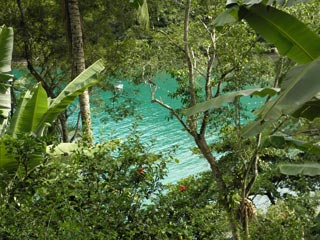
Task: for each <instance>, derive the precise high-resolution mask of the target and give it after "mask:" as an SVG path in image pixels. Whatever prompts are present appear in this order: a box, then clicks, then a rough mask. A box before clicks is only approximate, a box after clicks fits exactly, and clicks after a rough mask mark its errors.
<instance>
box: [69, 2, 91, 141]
mask: <svg viewBox="0 0 320 240" xmlns="http://www.w3.org/2000/svg"><path fill="white" fill-rule="evenodd" d="M65 1H66V5H65V7H66V10H67V11H66V12H67V16H68V31H69V32H68V34H69V36H70V41H71V54H72V79H74V78H75V77H76V76H78V75H79V74H80V73H81V72H82V71H84V70H85V67H86V66H85V58H84V47H83V33H82V24H81V17H80V10H79V2H78V0H65ZM79 103H80V114H81V121H82V138H83V143H85V144H87V145H89V146H91V145H92V144H93V134H92V126H91V112H90V102H89V92H88V91H85V92H84V93H83V94H81V95H80V96H79Z"/></svg>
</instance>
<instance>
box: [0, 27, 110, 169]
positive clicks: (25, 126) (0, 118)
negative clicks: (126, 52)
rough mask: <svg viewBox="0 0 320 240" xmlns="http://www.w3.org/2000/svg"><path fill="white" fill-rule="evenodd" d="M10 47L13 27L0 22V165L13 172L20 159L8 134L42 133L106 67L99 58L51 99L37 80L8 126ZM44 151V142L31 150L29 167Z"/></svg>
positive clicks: (9, 108)
mask: <svg viewBox="0 0 320 240" xmlns="http://www.w3.org/2000/svg"><path fill="white" fill-rule="evenodd" d="M12 49H13V29H12V28H7V27H5V26H2V27H1V28H0V126H1V128H0V130H1V132H0V169H1V170H4V171H6V172H7V173H9V174H15V173H16V172H17V171H18V169H19V162H18V161H17V156H13V154H14V153H12V152H11V150H10V148H9V147H8V145H7V143H8V142H9V140H10V139H8V137H10V136H11V139H12V138H13V140H14V139H16V141H17V140H18V138H17V137H19V135H21V134H22V135H23V134H24V135H28V134H29V135H30V134H32V135H34V136H37V137H41V136H43V134H44V132H45V130H46V128H47V127H48V126H50V124H52V122H53V121H55V119H56V118H57V116H58V115H59V114H60V113H61V112H63V111H64V110H65V109H66V108H67V107H68V106H69V105H70V104H71V103H72V102H73V101H74V100H75V98H76V97H77V96H78V95H80V94H81V93H83V92H84V91H85V90H86V89H87V88H89V87H91V86H92V85H94V84H96V83H97V82H98V81H99V80H100V75H99V74H100V73H101V72H102V71H103V70H104V68H105V67H104V63H103V61H102V60H98V61H97V62H95V63H94V64H92V65H91V66H90V67H88V68H87V69H86V70H85V71H83V72H82V73H81V74H80V75H79V76H78V77H76V78H75V79H74V80H73V81H71V82H70V83H69V84H68V85H67V86H66V87H65V88H64V89H63V91H62V92H61V93H60V94H59V95H58V96H57V97H56V98H54V99H50V98H48V96H47V94H46V92H45V90H44V89H43V87H42V85H41V84H40V83H38V84H37V85H36V86H35V87H34V89H33V90H32V91H27V92H26V93H25V95H24V97H23V99H22V101H21V103H20V104H19V106H18V107H17V109H16V111H15V112H14V114H13V117H12V119H11V121H10V123H9V126H7V124H5V122H6V121H7V120H8V117H9V113H10V111H11V110H12V109H11V96H10V80H11V79H12V75H11V74H10V73H11V60H12ZM1 133H2V134H1ZM3 133H5V136H4V135H3ZM45 152H46V147H45V146H44V147H41V148H39V147H38V148H37V151H35V152H34V153H32V154H31V155H32V159H31V161H30V164H31V165H32V166H31V167H35V166H36V165H37V164H39V163H40V161H41V159H42V156H43V153H45Z"/></svg>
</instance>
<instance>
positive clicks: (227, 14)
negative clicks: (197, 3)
mask: <svg viewBox="0 0 320 240" xmlns="http://www.w3.org/2000/svg"><path fill="white" fill-rule="evenodd" d="M238 14H239V6H238V5H233V6H232V7H230V8H228V9H227V10H225V11H224V12H223V13H221V14H220V15H219V16H218V17H217V18H216V19H215V20H214V22H213V26H214V27H223V26H225V25H227V24H230V23H234V22H237V21H239V16H238Z"/></svg>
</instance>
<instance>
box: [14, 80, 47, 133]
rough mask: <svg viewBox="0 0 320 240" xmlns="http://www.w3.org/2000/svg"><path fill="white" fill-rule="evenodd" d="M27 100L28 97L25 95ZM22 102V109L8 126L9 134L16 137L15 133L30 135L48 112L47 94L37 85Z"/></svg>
mask: <svg viewBox="0 0 320 240" xmlns="http://www.w3.org/2000/svg"><path fill="white" fill-rule="evenodd" d="M27 97H28V98H29V97H30V96H28V95H27ZM25 100H26V101H24V102H22V108H20V109H19V111H18V112H17V113H15V114H14V115H16V114H17V116H16V117H15V116H14V117H13V118H14V120H13V122H12V124H11V125H10V130H9V133H10V134H11V135H12V136H16V134H17V133H31V132H32V131H34V130H35V129H36V127H37V126H38V124H39V121H40V119H41V118H42V116H43V115H44V113H46V112H47V110H48V105H49V103H48V97H47V93H46V91H45V90H44V88H43V87H42V85H41V84H40V83H39V84H37V85H36V86H35V88H34V89H33V91H32V93H31V98H30V99H29V100H27V99H25Z"/></svg>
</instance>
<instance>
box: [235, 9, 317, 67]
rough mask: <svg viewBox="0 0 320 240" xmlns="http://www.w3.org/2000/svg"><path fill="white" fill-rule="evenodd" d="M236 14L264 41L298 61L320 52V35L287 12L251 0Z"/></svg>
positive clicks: (310, 59)
mask: <svg viewBox="0 0 320 240" xmlns="http://www.w3.org/2000/svg"><path fill="white" fill-rule="evenodd" d="M239 16H240V18H243V19H245V20H246V21H247V22H248V23H249V25H250V26H251V27H252V28H253V29H254V30H255V31H256V32H258V33H259V34H260V35H261V36H262V37H263V38H264V39H265V40H266V41H268V42H270V43H272V44H274V45H275V46H276V47H277V49H278V51H279V53H280V54H281V55H284V56H287V57H289V58H290V59H292V60H293V61H295V62H297V63H301V64H304V63H308V62H310V61H312V60H315V59H316V58H318V57H319V56H320V37H319V36H318V35H317V34H316V33H315V32H313V31H311V30H310V29H309V28H308V27H307V26H306V25H305V24H304V23H302V22H300V21H299V20H298V19H297V18H295V17H294V16H292V15H290V14H288V13H285V12H283V11H281V10H278V9H276V8H274V7H271V6H266V5H264V4H254V5H252V6H241V7H240V10H239Z"/></svg>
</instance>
